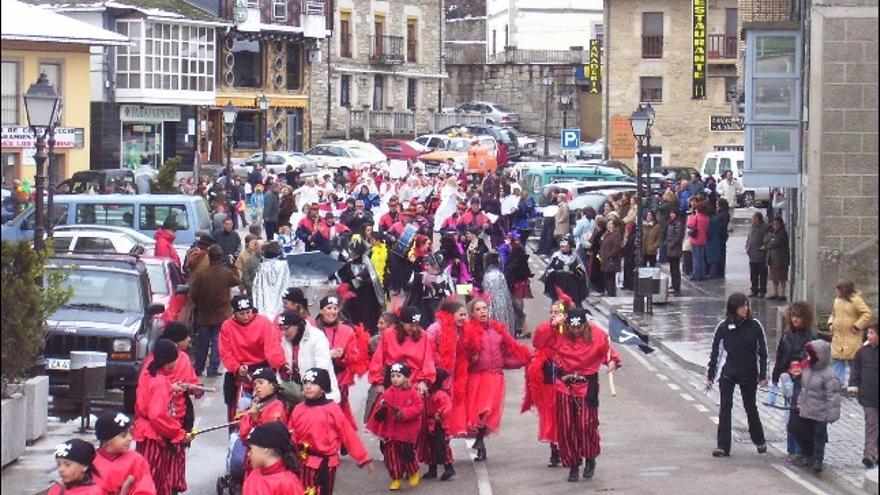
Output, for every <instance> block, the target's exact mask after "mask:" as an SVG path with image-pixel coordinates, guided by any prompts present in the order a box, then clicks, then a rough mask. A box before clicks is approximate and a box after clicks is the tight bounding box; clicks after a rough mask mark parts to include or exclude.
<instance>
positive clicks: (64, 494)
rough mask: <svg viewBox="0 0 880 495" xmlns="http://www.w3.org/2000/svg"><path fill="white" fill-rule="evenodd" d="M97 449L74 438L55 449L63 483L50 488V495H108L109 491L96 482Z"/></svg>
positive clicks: (59, 474) (60, 482) (57, 483)
mask: <svg viewBox="0 0 880 495" xmlns="http://www.w3.org/2000/svg"><path fill="white" fill-rule="evenodd" d="M94 460H95V447H94V446H93V445H92V444H90V443H89V442H86V441H85V440H80V439H78V438H72V439H70V440H68V441H66V442H64V443H62V444H61V445H59V446H57V447H55V462H56V463H57V464H58V476H60V477H61V481H59V482H56V483H54V484H53V485H52V486H51V487H49V491H48V495H106V494H107V491H106V490H104V488H103V487H102V486H101V485H100V484H99V483H96V482H95V480H94V478H93V477H94V475H95V474H96V473H95V466H94V464H92V462H93V461H94Z"/></svg>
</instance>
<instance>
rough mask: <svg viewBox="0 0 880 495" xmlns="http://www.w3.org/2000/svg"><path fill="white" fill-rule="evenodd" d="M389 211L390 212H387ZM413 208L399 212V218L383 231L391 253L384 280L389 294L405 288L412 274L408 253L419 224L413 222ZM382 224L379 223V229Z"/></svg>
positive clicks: (398, 292)
mask: <svg viewBox="0 0 880 495" xmlns="http://www.w3.org/2000/svg"><path fill="white" fill-rule="evenodd" d="M389 213H390V212H389ZM412 213H414V210H412V211H411V210H409V209H407V210H406V211H404V212H401V213H400V215H399V217H398V218H399V220H398V221H397V222H396V223H394V224H393V225H392V226H391V227H389V228H388V229H387V230H386V231H384V233H385V236H386V238H387V240H388V246H389V248H390V250H391V252H392V254H393V256H389V260H388V261H389V270H390V272H389V276H388V279H387V282H386V285H387V286H388V290H389V292H390V293H391V295H398V294H400V293H402V292H403V291H404V290H405V289H406V283H407V281H408V280H409V278H410V275H411V274H412V269H413V266H412V262H413V260H411V259H410V257H409V253H410V250H411V249H412V246H413V245H414V244H415V236H416V234H417V233H418V230H419V225H418V224H416V223H415V222H413V216H412ZM381 227H382V225H381V224H380V229H381Z"/></svg>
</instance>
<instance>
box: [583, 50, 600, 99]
mask: <svg viewBox="0 0 880 495" xmlns="http://www.w3.org/2000/svg"><path fill="white" fill-rule="evenodd" d="M601 52H602V42H601V41H600V40H590V65H588V66H587V84H588V86H589V88H590V94H599V93H601V92H602V65H601V60H602V59H601Z"/></svg>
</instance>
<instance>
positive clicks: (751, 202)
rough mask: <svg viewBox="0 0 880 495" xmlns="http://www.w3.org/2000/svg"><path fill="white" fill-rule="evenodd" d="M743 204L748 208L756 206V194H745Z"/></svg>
mask: <svg viewBox="0 0 880 495" xmlns="http://www.w3.org/2000/svg"><path fill="white" fill-rule="evenodd" d="M742 203H743V206H745V207H746V208H752V207H753V206H755V193H754V192H753V191H746V192H745V193H743V199H742Z"/></svg>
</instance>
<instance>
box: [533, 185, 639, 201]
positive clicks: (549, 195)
mask: <svg viewBox="0 0 880 495" xmlns="http://www.w3.org/2000/svg"><path fill="white" fill-rule="evenodd" d="M633 186H634V184H633V183H632V182H624V181H582V180H578V181H571V182H554V183H552V184H547V185H546V186H544V188H543V189H542V190H541V197H540V199H539V200H538V206H547V205H548V204H550V203H551V202H552V200H553V198H554V197H555V196H556V195H557V194H559V193H561V192H564V193H568V194H570V196H571V198H572V199H574V198H577V197H579V196H582V195H584V194H587V193H590V192H593V191H598V190H633Z"/></svg>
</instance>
